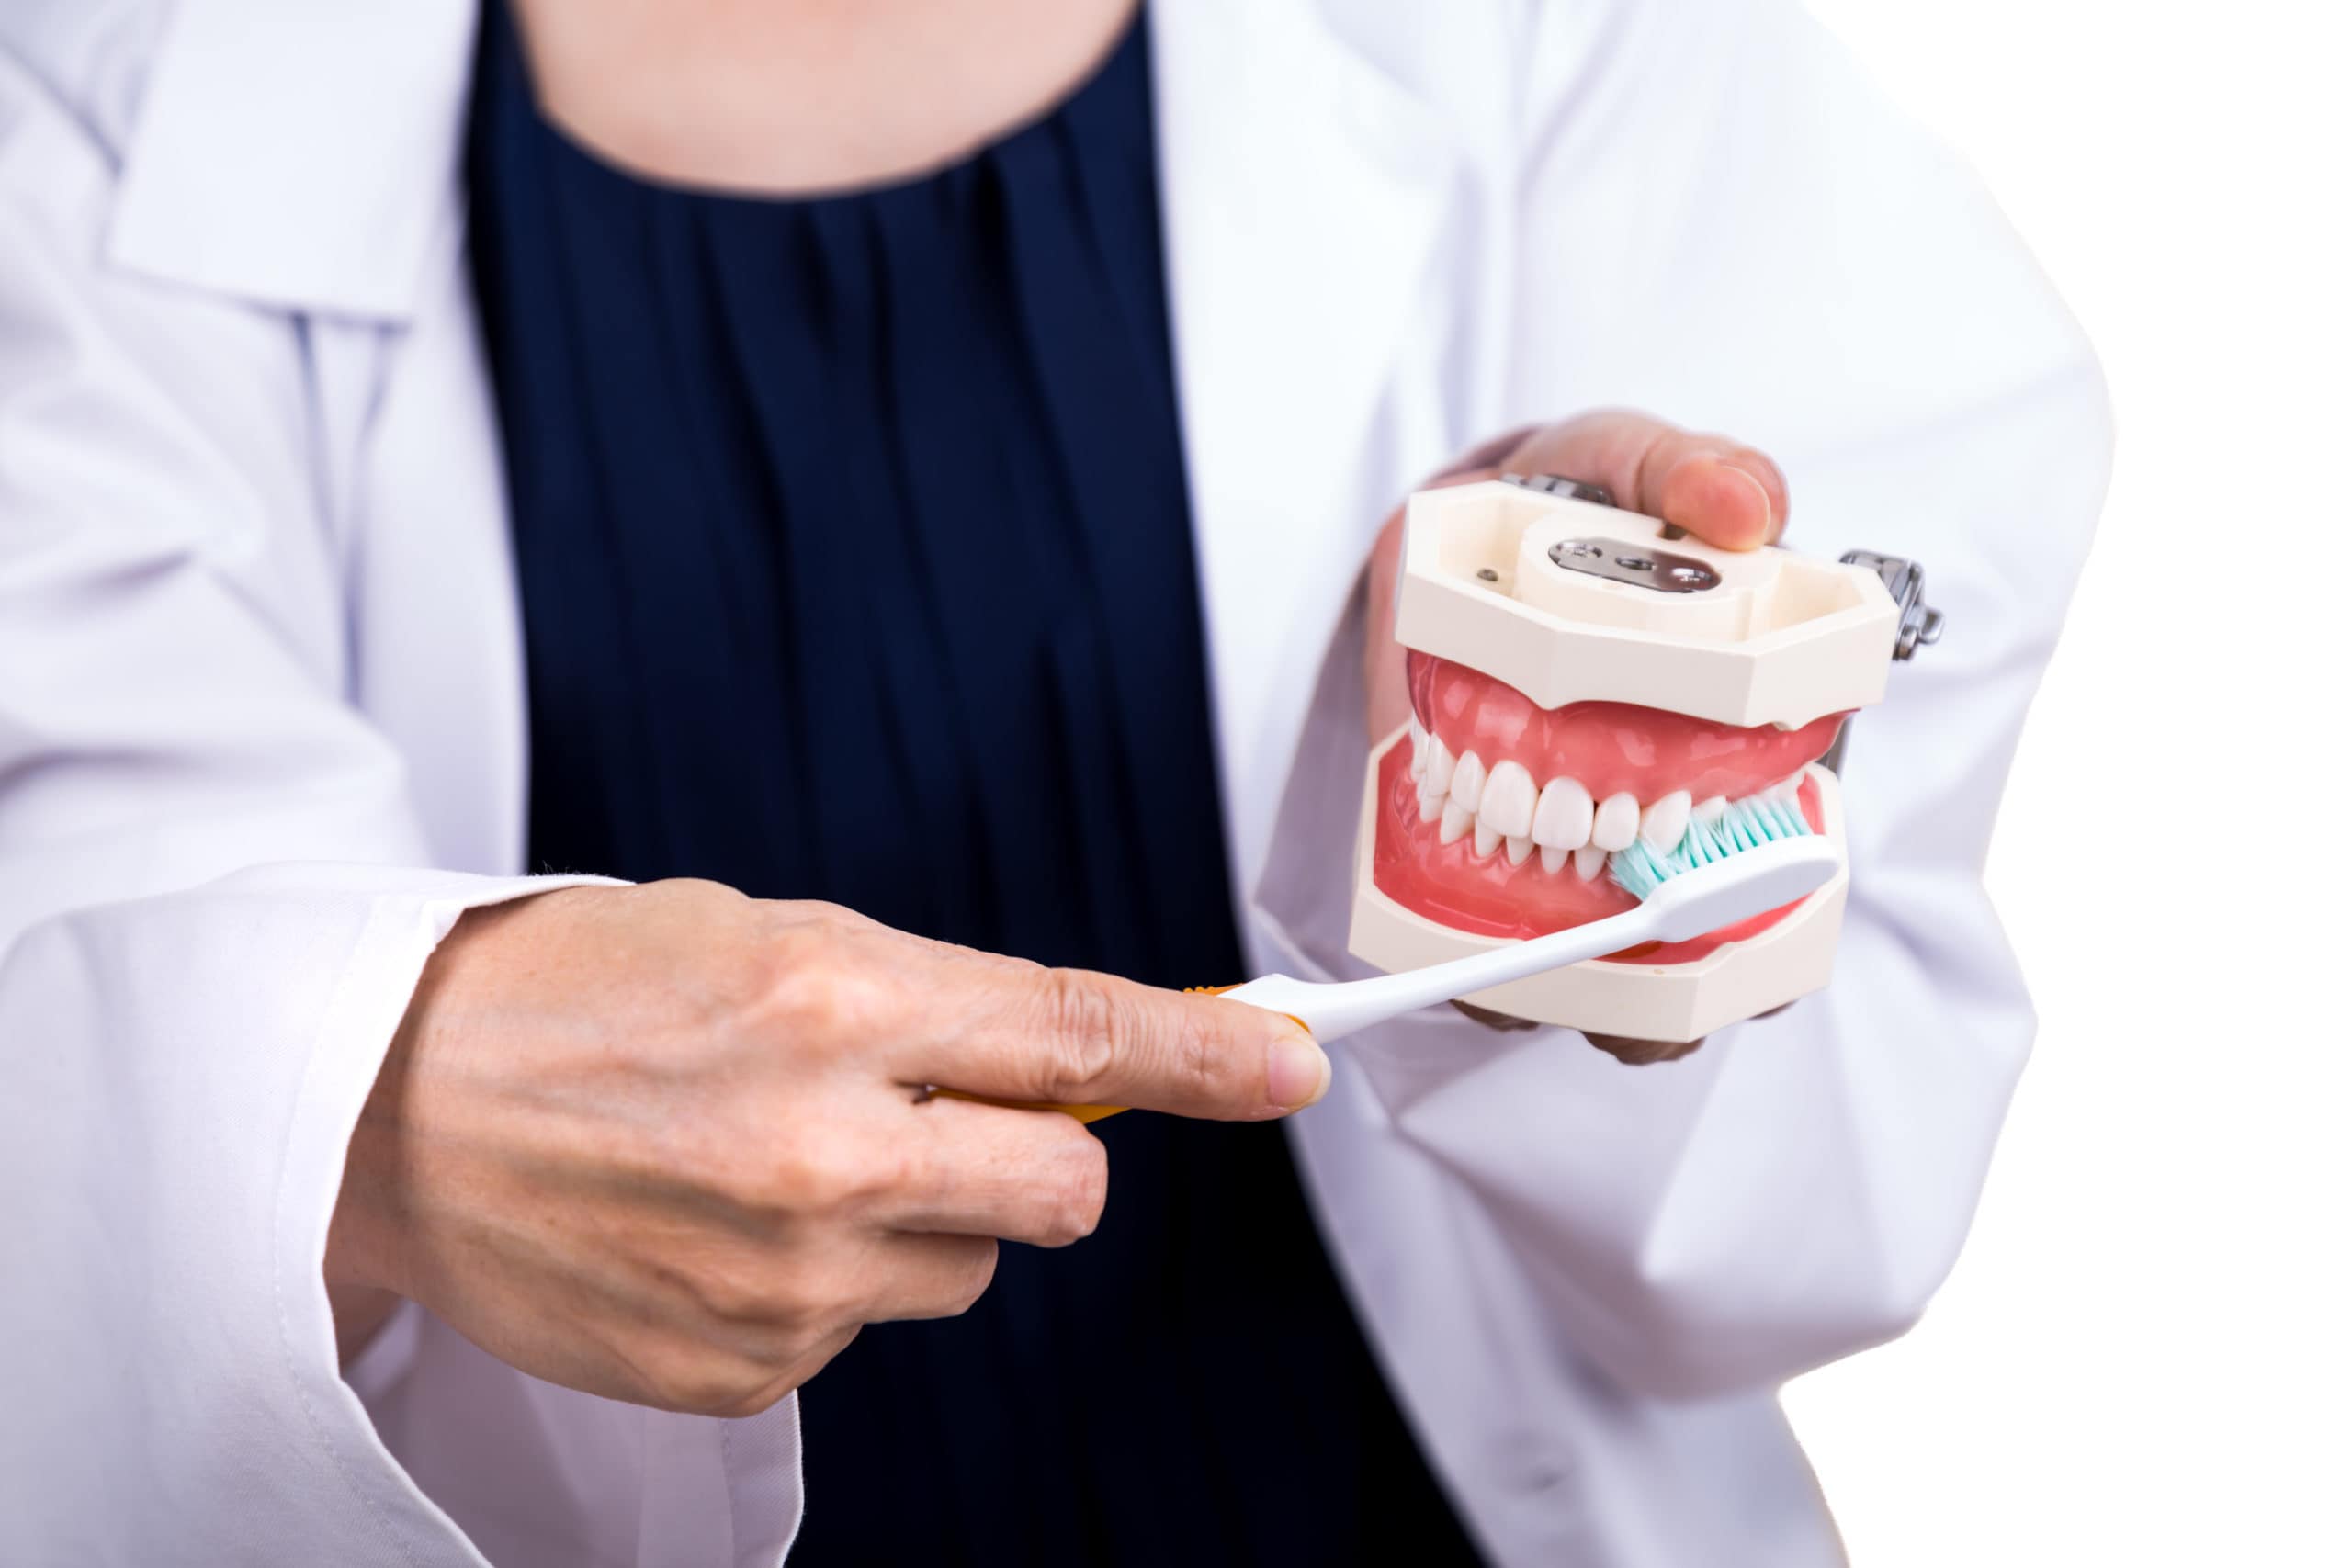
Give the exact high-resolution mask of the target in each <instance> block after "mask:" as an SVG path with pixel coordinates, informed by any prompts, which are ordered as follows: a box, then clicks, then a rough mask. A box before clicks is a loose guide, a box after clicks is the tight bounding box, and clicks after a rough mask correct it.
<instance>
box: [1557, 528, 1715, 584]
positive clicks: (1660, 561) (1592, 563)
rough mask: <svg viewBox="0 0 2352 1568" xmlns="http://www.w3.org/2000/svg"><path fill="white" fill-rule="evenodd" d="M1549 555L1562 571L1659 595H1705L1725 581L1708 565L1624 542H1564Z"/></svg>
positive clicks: (1687, 557)
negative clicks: (1574, 572)
mask: <svg viewBox="0 0 2352 1568" xmlns="http://www.w3.org/2000/svg"><path fill="white" fill-rule="evenodd" d="M1549 554H1550V555H1551V558H1552V564H1553V565H1554V566H1556V567H1559V568H1561V569H1562V570H1566V571H1581V572H1584V573H1586V574H1587V575H1589V576H1592V577H1600V578H1606V579H1608V580H1609V581H1611V582H1626V583H1631V584H1632V585H1633V586H1634V587H1635V588H1648V589H1654V590H1656V591H1657V592H1660V593H1703V592H1706V591H1707V590H1708V589H1710V588H1713V587H1714V586H1716V585H1717V584H1718V583H1720V582H1722V581H1723V578H1722V577H1721V576H1719V575H1718V574H1717V573H1716V571H1715V569H1714V568H1713V567H1711V566H1709V565H1708V564H1707V563H1706V562H1705V561H1702V560H1694V559H1693V558H1691V557H1689V556H1682V555H1677V554H1675V553H1674V552H1673V551H1672V550H1661V549H1657V548H1654V547H1651V546H1648V545H1632V544H1627V543H1626V542H1625V541H1624V540H1623V539H1563V540H1561V541H1560V542H1559V543H1558V544H1556V545H1554V546H1553V547H1552V548H1551V550H1550V552H1549Z"/></svg>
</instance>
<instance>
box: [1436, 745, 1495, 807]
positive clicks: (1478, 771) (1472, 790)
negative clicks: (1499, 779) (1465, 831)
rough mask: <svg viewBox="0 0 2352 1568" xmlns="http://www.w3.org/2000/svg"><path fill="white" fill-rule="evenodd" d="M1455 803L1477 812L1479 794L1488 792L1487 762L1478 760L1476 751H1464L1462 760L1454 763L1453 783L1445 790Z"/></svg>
mask: <svg viewBox="0 0 2352 1568" xmlns="http://www.w3.org/2000/svg"><path fill="white" fill-rule="evenodd" d="M1445 793H1446V794H1447V795H1450V796H1451V797H1453V804H1454V805H1456V806H1458V807H1462V809H1463V810H1464V811H1467V812H1471V813H1473V814H1476V811H1477V809H1478V798H1479V796H1481V795H1485V794H1486V793H1487V764H1486V763H1484V762H1482V761H1479V760H1478V753H1477V752H1476V751H1464V752H1463V753H1462V759H1461V761H1457V762H1455V763H1454V764H1453V786H1452V787H1451V788H1449V789H1448V790H1447V791H1446V792H1445Z"/></svg>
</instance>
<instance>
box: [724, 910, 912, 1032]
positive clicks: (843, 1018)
mask: <svg viewBox="0 0 2352 1568" xmlns="http://www.w3.org/2000/svg"><path fill="white" fill-rule="evenodd" d="M761 969H762V974H761V985H760V990H759V992H758V1000H757V1004H756V1006H757V1010H758V1012H759V1014H760V1015H761V1019H762V1022H763V1025H764V1026H765V1031H764V1032H770V1033H773V1034H774V1035H775V1036H776V1037H777V1038H779V1039H782V1040H784V1041H786V1042H788V1043H791V1044H792V1045H793V1046H794V1047H795V1048H797V1049H799V1050H803V1051H811V1052H823V1051H828V1050H834V1049H842V1048H846V1047H849V1046H851V1045H854V1044H855V1043H859V1042H863V1041H867V1040H871V1039H873V1038H874V1037H875V1036H876V1033H877V1032H880V1031H881V1030H882V1029H883V1027H884V1026H885V1023H886V1021H887V1020H888V1015H889V1010H890V1006H891V996H890V992H889V989H888V987H886V986H884V985H881V984H879V983H877V982H876V978H875V976H873V975H871V974H870V973H869V972H868V971H867V970H866V968H865V966H863V965H861V964H857V963H855V962H854V961H851V959H850V957H849V955H848V954H846V953H843V952H842V944H841V943H840V942H839V941H838V940H836V938H835V937H834V936H832V935H831V934H829V933H828V931H826V930H825V929H824V928H823V927H821V926H816V925H802V926H793V927H788V928H786V930H784V931H780V932H778V933H777V934H776V935H775V936H774V937H773V938H771V939H770V941H769V942H768V943H767V944H765V947H764V950H763V953H762V955H761Z"/></svg>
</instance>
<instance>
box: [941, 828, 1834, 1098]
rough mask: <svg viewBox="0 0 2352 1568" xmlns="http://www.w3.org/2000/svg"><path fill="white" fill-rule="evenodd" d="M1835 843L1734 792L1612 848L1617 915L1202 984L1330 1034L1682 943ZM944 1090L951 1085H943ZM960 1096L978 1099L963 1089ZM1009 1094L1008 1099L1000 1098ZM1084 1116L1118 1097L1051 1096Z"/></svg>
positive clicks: (1752, 905) (1733, 917) (1826, 857)
mask: <svg viewBox="0 0 2352 1568" xmlns="http://www.w3.org/2000/svg"><path fill="white" fill-rule="evenodd" d="M1841 863H1842V859H1841V856H1840V854H1839V852H1838V846H1837V845H1836V844H1835V843H1834V842H1832V841H1831V840H1827V839H1824V838H1820V837H1818V836H1816V835H1815V833H1814V832H1813V829H1812V828H1811V826H1810V825H1809V824H1807V823H1806V821H1805V820H1804V816H1803V815H1802V814H1801V813H1800V812H1799V811H1798V810H1797V809H1796V807H1795V806H1794V804H1793V803H1792V802H1781V801H1766V800H1753V799H1751V800H1741V801H1735V802H1733V803H1731V804H1730V805H1729V806H1727V807H1724V810H1723V811H1722V812H1721V813H1720V814H1719V815H1717V816H1715V817H1713V818H1711V819H1710V820H1708V821H1706V822H1693V823H1692V824H1691V828H1690V829H1689V831H1688V832H1686V833H1685V834H1684V835H1683V837H1682V840H1681V841H1680V842H1679V843H1678V844H1677V845H1676V846H1675V848H1674V849H1673V851H1672V852H1670V853H1667V854H1659V853H1658V852H1656V851H1655V850H1653V849H1651V848H1650V847H1649V846H1648V845H1646V844H1645V843H1643V842H1641V841H1640V840H1635V841H1634V845H1633V847H1632V848H1630V849H1624V850H1619V851H1617V852H1614V853H1612V854H1611V856H1610V857H1609V871H1610V874H1611V876H1612V877H1614V878H1615V879H1616V881H1617V883H1618V885H1619V886H1622V887H1623V888H1625V890H1626V891H1628V892H1630V893H1633V894H1634V896H1635V897H1639V898H1640V899H1641V900H1642V902H1641V903H1639V904H1637V905H1635V906H1634V908H1630V909H1627V910H1624V911H1623V912H1622V913H1619V914H1615V915H1611V916H1609V917H1607V918H1606V919H1598V920H1591V921H1588V922H1587V923H1585V924H1583V925H1580V926H1569V927H1566V929H1564V930H1561V931H1552V932H1550V933H1548V934H1547V935H1544V936H1539V937H1531V938H1529V939H1528V940H1526V941H1524V942H1512V943H1510V944H1509V945H1508V946H1504V947H1496V948H1489V949H1488V950H1487V951H1486V952H1484V953H1471V954H1470V955H1469V956H1467V957H1464V958H1456V959H1453V960H1451V961H1449V962H1447V963H1444V964H1431V965H1430V966H1429V967H1428V968H1425V969H1408V970H1405V971H1403V972H1402V973H1400V974H1395V975H1377V976H1373V977H1371V978H1370V979H1364V980H1332V981H1315V980H1299V979H1294V978H1293V977H1292V976H1288V975H1267V976H1261V977H1260V978H1258V979H1255V980H1250V981H1247V982H1245V983H1243V984H1241V985H1238V986H1226V987H1216V988H1213V989H1211V988H1205V987H1204V991H1205V994H1208V995H1212V996H1216V997H1220V998H1224V999H1225V1000H1227V1001H1229V1002H1247V1003H1249V1004H1250V1006H1252V1007H1261V1008H1264V1009H1266V1010H1269V1011H1272V1012H1279V1013H1283V1014H1285V1015H1287V1016H1288V1017H1290V1018H1292V1019H1295V1021H1297V1022H1298V1023H1299V1024H1300V1025H1301V1026H1302V1027H1304V1028H1305V1029H1306V1032H1308V1033H1310V1034H1312V1035H1314V1036H1315V1038H1316V1039H1317V1041H1320V1042H1322V1043H1326V1044H1328V1043H1330V1042H1331V1041H1334V1040H1338V1039H1340V1038H1342V1037H1343V1036H1346V1035H1350V1034H1353V1033H1354V1032H1356V1031H1358V1030H1360V1029H1368V1028H1370V1027H1371V1026H1372V1025H1374V1024H1375V1023H1385V1022H1386V1021H1388V1020H1390V1019H1392V1018H1397V1017H1400V1016H1402V1015H1403V1014H1405V1013H1408V1012H1415V1011H1418V1010H1420V1009H1422V1008H1426V1007H1435V1006H1438V1005H1439V1004H1441V1003H1443V1002H1450V1001H1453V1000H1454V999H1455V998H1459V997H1466V996H1471V995H1473V994H1475V993H1476V992H1479V991H1483V990H1486V989H1487V987H1492V986H1501V985H1507V984H1509V983H1510V982H1511V981H1513V980H1524V979H1526V978H1528V977H1529V976H1534V975H1542V974H1545V973H1548V972H1549V971H1551V970H1554V969H1558V968H1563V967H1565V966H1566V965H1567V964H1581V963H1583V962H1584V961H1585V960H1587V959H1589V958H1600V957H1603V956H1605V955H1607V954H1609V953H1622V952H1623V951H1624V950H1625V949H1626V948H1629V947H1633V946H1635V945H1637V944H1639V943H1642V942H1687V941H1689V940H1691V938H1693V937H1698V936H1704V935H1705V934H1706V933H1707V932H1709V931H1715V930H1718V929H1720V928H1722V927H1724V926H1727V925H1732V924H1734V923H1736V922H1737V921H1740V920H1745V919H1753V918H1755V917H1756V916H1758V915H1761V914H1763V913H1765V912H1766V911H1767V910H1770V909H1777V908H1781V906H1782V905H1785V904H1793V903H1795V902H1796V901H1797V900H1798V899H1800V898H1803V897H1806V896H1807V895H1808V894H1810V893H1812V892H1814V891H1815V889H1816V888H1818V887H1820V886H1822V885H1823V884H1825V883H1826V882H1827V881H1829V879H1830V878H1832V877H1834V876H1836V875H1837V874H1838V866H1839V865H1840V864H1841ZM939 1092H943V1093H945V1092H951V1091H945V1090H942V1091H939ZM956 1098H957V1099H969V1098H975V1097H972V1096H961V1095H959V1096H956ZM993 1103H1002V1102H1001V1101H1000V1102H993ZM1024 1109H1035V1110H1051V1111H1063V1112H1066V1113H1067V1114H1069V1115H1071V1116H1075V1117H1077V1118H1078V1119H1079V1120H1080V1121H1081V1122H1093V1121H1098V1120H1100V1119H1101V1118H1103V1117H1105V1116H1110V1115H1114V1114H1116V1113H1117V1111H1119V1110H1121V1109H1122V1108H1121V1107H1119V1106H1115V1105H1054V1106H1034V1107H1024Z"/></svg>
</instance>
